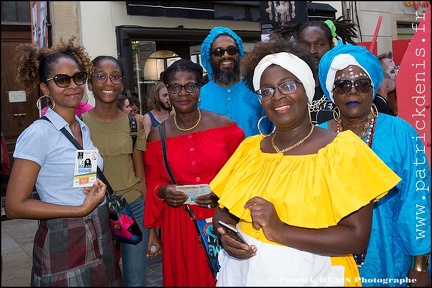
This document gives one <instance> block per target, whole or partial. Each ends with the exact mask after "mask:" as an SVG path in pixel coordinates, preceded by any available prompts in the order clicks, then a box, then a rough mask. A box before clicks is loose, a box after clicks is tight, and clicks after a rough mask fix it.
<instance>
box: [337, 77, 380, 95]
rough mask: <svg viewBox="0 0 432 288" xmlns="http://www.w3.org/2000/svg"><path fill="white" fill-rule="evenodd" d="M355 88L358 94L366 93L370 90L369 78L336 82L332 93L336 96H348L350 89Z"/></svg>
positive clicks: (370, 82)
mask: <svg viewBox="0 0 432 288" xmlns="http://www.w3.org/2000/svg"><path fill="white" fill-rule="evenodd" d="M353 86H354V87H355V89H356V91H357V92H358V93H368V92H369V91H370V90H371V89H372V81H371V80H370V79H369V78H362V79H357V80H355V81H351V80H337V81H335V82H334V84H333V91H334V92H335V93H337V94H343V95H345V94H348V93H349V92H350V91H351V88H352V87H353Z"/></svg>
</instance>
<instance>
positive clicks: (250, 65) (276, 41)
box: [241, 35, 317, 91]
mask: <svg viewBox="0 0 432 288" xmlns="http://www.w3.org/2000/svg"><path fill="white" fill-rule="evenodd" d="M280 52H287V53H291V54H294V55H295V56H297V57H299V58H300V59H302V60H303V61H305V62H306V64H307V65H308V66H309V68H310V69H311V71H312V73H313V74H314V78H315V79H316V72H317V71H316V67H315V66H316V65H315V64H314V61H313V59H312V56H311V54H310V53H309V51H307V50H306V49H304V48H303V47H302V46H299V45H296V44H295V42H292V41H289V40H288V39H286V38H284V37H283V36H281V35H279V36H275V37H272V39H271V40H270V41H259V42H257V43H256V44H255V46H254V48H253V49H252V50H251V51H249V52H247V53H245V56H244V58H243V59H242V60H241V69H242V72H243V77H244V81H245V82H246V84H247V86H248V87H249V88H250V89H251V90H252V91H254V88H253V76H254V72H255V67H256V66H257V65H258V63H259V62H260V61H261V59H263V58H264V57H265V56H267V55H269V54H276V53H280Z"/></svg>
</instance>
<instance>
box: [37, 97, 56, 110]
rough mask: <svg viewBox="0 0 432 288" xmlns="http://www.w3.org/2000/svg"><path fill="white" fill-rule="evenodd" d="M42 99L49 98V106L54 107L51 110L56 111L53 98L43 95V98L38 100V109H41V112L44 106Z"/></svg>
mask: <svg viewBox="0 0 432 288" xmlns="http://www.w3.org/2000/svg"><path fill="white" fill-rule="evenodd" d="M42 98H48V102H49V103H48V104H47V105H49V104H52V106H50V107H51V109H52V110H54V107H55V102H54V100H53V99H52V97H50V96H49V95H43V96H42V97H40V98H39V99H38V100H36V107H37V108H38V109H39V110H42V109H43V108H42V104H41V99H42Z"/></svg>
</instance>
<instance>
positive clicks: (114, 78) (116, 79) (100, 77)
mask: <svg viewBox="0 0 432 288" xmlns="http://www.w3.org/2000/svg"><path fill="white" fill-rule="evenodd" d="M108 77H109V79H110V80H111V82H112V83H113V84H114V85H119V84H121V83H122V82H123V76H120V75H109V76H108V75H106V74H105V73H95V74H94V78H95V81H96V82H97V83H100V84H103V83H105V82H106V81H107V80H108Z"/></svg>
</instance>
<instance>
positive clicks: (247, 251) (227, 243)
mask: <svg viewBox="0 0 432 288" xmlns="http://www.w3.org/2000/svg"><path fill="white" fill-rule="evenodd" d="M226 230H227V229H226V228H224V227H222V226H219V228H217V232H218V233H219V239H220V241H221V242H222V246H223V249H224V250H225V251H226V252H227V253H228V254H229V255H231V256H233V257H236V258H238V259H248V258H251V257H252V256H255V255H256V251H257V248H256V246H255V245H247V244H245V243H243V242H241V241H240V240H239V239H238V238H236V236H234V235H233V234H231V233H229V232H228V231H226Z"/></svg>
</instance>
